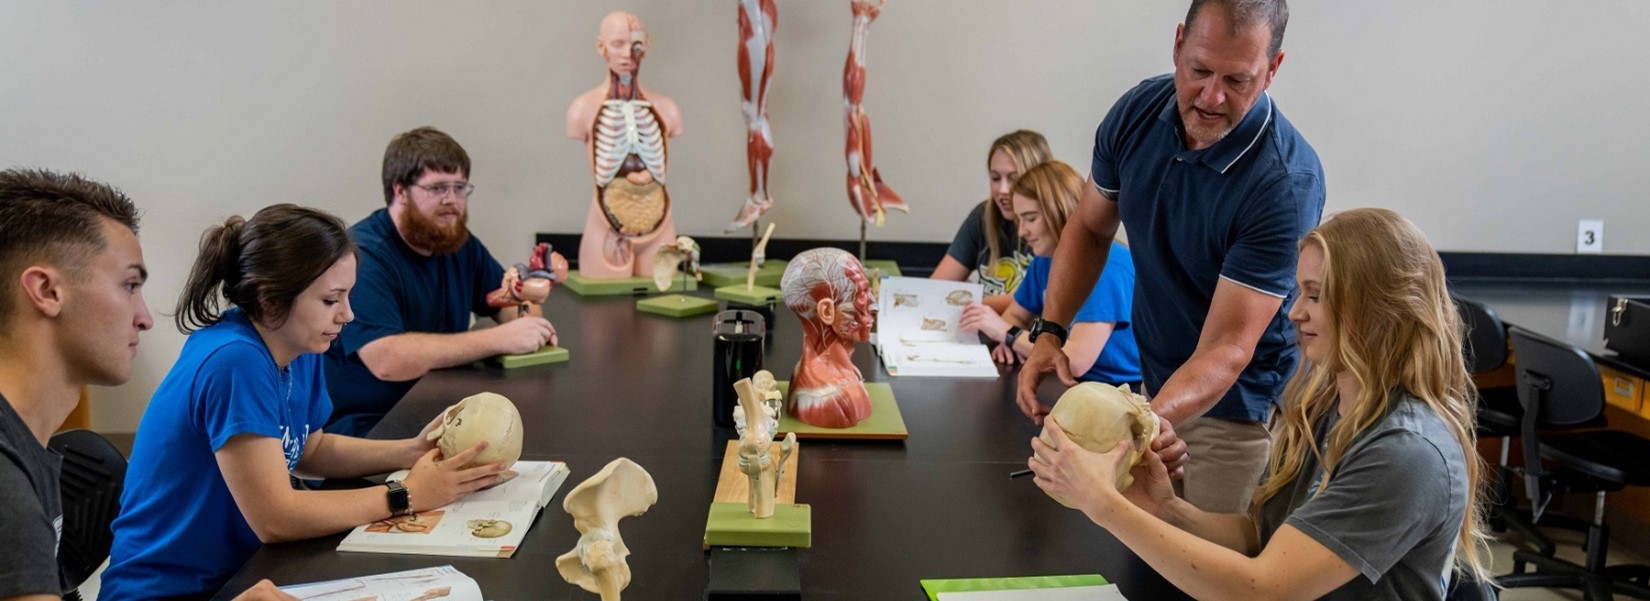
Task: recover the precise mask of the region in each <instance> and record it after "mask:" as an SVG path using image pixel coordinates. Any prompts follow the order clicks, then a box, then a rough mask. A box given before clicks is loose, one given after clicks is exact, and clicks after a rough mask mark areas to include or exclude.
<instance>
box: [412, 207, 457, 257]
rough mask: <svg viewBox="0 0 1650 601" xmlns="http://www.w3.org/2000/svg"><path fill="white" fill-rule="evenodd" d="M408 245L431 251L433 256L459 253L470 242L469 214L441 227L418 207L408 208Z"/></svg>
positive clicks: (433, 218)
mask: <svg viewBox="0 0 1650 601" xmlns="http://www.w3.org/2000/svg"><path fill="white" fill-rule="evenodd" d="M405 215H406V217H407V220H406V231H404V232H402V234H403V235H405V236H406V237H407V244H410V245H412V246H413V247H415V248H422V249H425V250H428V251H430V254H433V255H449V254H452V253H455V252H458V249H460V248H463V247H464V243H465V242H469V241H470V228H469V226H468V224H469V222H470V214H469V212H467V211H466V212H462V213H459V214H458V221H456V222H454V223H453V224H452V225H441V223H440V222H438V221H436V218H435V217H432V216H430V215H425V214H424V213H423V212H422V211H419V210H418V209H417V208H416V207H407V212H406V213H405Z"/></svg>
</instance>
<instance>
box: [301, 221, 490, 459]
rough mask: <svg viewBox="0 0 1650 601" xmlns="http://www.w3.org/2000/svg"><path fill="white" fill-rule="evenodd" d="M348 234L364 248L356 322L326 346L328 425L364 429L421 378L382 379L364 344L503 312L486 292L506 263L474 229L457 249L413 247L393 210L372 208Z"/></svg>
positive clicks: (440, 330)
mask: <svg viewBox="0 0 1650 601" xmlns="http://www.w3.org/2000/svg"><path fill="white" fill-rule="evenodd" d="M349 233H350V237H351V238H353V239H354V240H355V245H356V246H357V247H359V249H360V250H359V252H358V253H357V256H358V257H359V258H360V263H359V266H358V267H356V271H355V289H354V290H352V291H351V292H350V295H349V302H350V308H351V309H352V310H354V311H355V321H353V322H350V324H349V325H347V326H344V329H343V331H341V332H340V333H339V334H338V339H337V340H335V341H333V343H332V348H331V349H328V350H327V355H326V358H327V360H326V366H327V388H328V389H329V390H330V391H331V392H332V402H333V404H334V406H335V409H334V410H333V414H332V421H330V422H328V423H327V428H326V430H327V431H328V432H332V433H335V434H348V435H351V436H366V434H367V431H369V430H371V429H372V427H373V426H375V425H377V424H378V420H379V419H382V418H383V417H384V414H385V413H389V411H390V408H391V407H394V406H395V403H396V402H397V401H400V400H401V396H402V395H405V394H407V391H408V390H411V389H412V387H413V385H414V384H417V383H418V380H416V379H414V380H408V381H406V382H385V381H383V380H379V379H378V378H377V377H376V376H374V375H373V374H372V370H370V369H368V368H367V365H366V364H365V363H362V362H361V355H360V351H361V347H363V346H366V345H367V343H370V342H372V341H374V340H377V339H379V338H383V337H385V336H394V335H397V334H404V333H408V332H420V333H429V334H451V333H456V332H464V331H468V330H469V329H470V315H471V314H472V313H474V314H475V315H478V316H482V317H490V316H492V315H494V314H496V313H497V310H496V309H492V308H490V307H488V306H487V293H489V292H492V291H493V290H497V289H498V287H499V283H500V282H501V281H502V280H503V279H504V268H503V267H501V266H499V264H498V261H496V260H494V259H493V255H492V254H490V253H488V252H487V247H486V246H485V245H483V244H482V243H481V241H480V240H478V239H476V237H475V236H474V235H471V236H470V240H469V241H468V242H465V243H464V246H463V247H461V248H459V249H458V251H457V252H454V253H452V254H447V255H436V256H429V257H426V256H423V255H420V254H418V253H417V252H414V251H413V249H412V247H410V246H407V242H406V241H405V240H402V239H401V234H400V233H398V232H397V231H396V230H395V222H393V221H391V220H390V213H389V210H388V209H379V210H377V211H374V212H373V213H372V214H371V215H368V216H367V218H366V219H362V220H361V222H360V223H357V224H355V225H353V226H351V227H350V229H349Z"/></svg>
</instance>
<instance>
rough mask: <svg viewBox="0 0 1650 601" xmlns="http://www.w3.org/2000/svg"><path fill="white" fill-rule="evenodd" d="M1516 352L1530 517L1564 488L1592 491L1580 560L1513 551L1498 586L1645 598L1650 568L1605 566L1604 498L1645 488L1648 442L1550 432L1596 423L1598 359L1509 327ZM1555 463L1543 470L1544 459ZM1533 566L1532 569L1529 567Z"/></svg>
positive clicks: (1649, 473)
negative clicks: (1584, 556)
mask: <svg viewBox="0 0 1650 601" xmlns="http://www.w3.org/2000/svg"><path fill="white" fill-rule="evenodd" d="M1512 345H1513V351H1514V352H1515V353H1517V354H1518V362H1517V363H1518V399H1519V401H1521V402H1522V403H1523V405H1524V416H1523V419H1522V420H1521V423H1520V425H1519V430H1520V434H1522V436H1523V446H1524V468H1523V476H1524V492H1525V495H1526V496H1527V497H1529V499H1530V505H1531V507H1532V508H1533V515H1534V520H1535V521H1536V523H1540V519H1541V515H1542V513H1544V512H1545V510H1546V507H1547V503H1548V502H1549V501H1550V500H1552V498H1553V497H1554V496H1556V495H1557V494H1560V493H1565V492H1592V493H1595V495H1596V499H1597V500H1596V501H1595V503H1594V507H1593V519H1592V522H1591V523H1590V525H1589V527H1588V529H1587V543H1586V544H1585V546H1584V548H1585V549H1586V551H1587V559H1586V564H1585V565H1576V564H1572V563H1570V562H1567V561H1563V560H1560V559H1558V558H1555V557H1550V556H1547V555H1542V554H1539V553H1531V552H1528V551H1517V552H1515V553H1513V571H1512V573H1511V574H1508V575H1505V576H1501V577H1499V578H1497V579H1496V582H1497V584H1500V585H1501V586H1502V587H1503V588H1514V587H1527V586H1536V587H1559V588H1574V589H1580V590H1582V591H1583V593H1584V595H1585V598H1586V599H1588V600H1589V601H1597V600H1607V599H1611V598H1613V595H1612V593H1613V592H1615V593H1623V594H1626V595H1629V596H1632V597H1634V598H1638V599H1650V566H1626V565H1623V566H1610V567H1606V566H1605V565H1604V562H1605V556H1606V554H1607V553H1608V551H1609V548H1610V529H1609V527H1608V526H1606V525H1605V524H1604V499H1605V495H1606V494H1607V493H1609V492H1613V491H1617V490H1621V489H1622V488H1623V487H1626V486H1650V465H1647V464H1646V463H1645V461H1644V458H1646V457H1650V440H1645V439H1643V438H1640V437H1638V436H1635V435H1633V434H1629V433H1627V432H1621V431H1617V430H1591V431H1585V432H1568V433H1553V432H1550V431H1547V430H1546V429H1544V428H1545V427H1548V426H1553V427H1571V426H1576V425H1578V424H1585V423H1588V422H1591V421H1595V420H1597V419H1599V418H1600V416H1602V415H1603V413H1604V382H1603V378H1601V377H1600V376H1599V372H1598V365H1597V364H1595V363H1593V359H1592V358H1591V357H1588V356H1587V353H1586V352H1584V351H1582V350H1581V349H1578V348H1575V347H1573V346H1570V345H1568V344H1565V343H1562V342H1558V341H1555V340H1550V339H1547V338H1542V337H1539V336H1536V335H1535V334H1532V333H1529V332H1526V331H1523V330H1520V329H1516V328H1515V329H1513V330H1512ZM1543 459H1544V460H1547V461H1550V462H1552V463H1553V467H1552V468H1551V469H1548V468H1547V467H1546V466H1545V465H1543V461H1542V460H1543ZM1531 565H1533V566H1535V567H1536V571H1535V572H1529V571H1528V567H1529V566H1531Z"/></svg>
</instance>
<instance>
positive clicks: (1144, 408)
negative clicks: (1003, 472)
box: [1038, 382, 1158, 507]
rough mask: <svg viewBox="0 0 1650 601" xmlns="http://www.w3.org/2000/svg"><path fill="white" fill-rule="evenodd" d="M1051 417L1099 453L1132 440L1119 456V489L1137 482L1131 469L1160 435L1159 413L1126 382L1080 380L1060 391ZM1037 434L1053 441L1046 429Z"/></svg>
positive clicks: (1074, 438) (1081, 443) (1073, 438)
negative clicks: (1131, 444)
mask: <svg viewBox="0 0 1650 601" xmlns="http://www.w3.org/2000/svg"><path fill="white" fill-rule="evenodd" d="M1048 419H1050V420H1054V423H1057V424H1060V429H1061V430H1064V431H1065V432H1066V437H1067V438H1070V439H1071V441H1072V442H1074V443H1077V446H1080V447H1083V448H1084V449H1088V450H1090V451H1094V452H1096V453H1107V452H1110V451H1111V450H1112V448H1113V447H1116V446H1117V443H1119V442H1123V441H1124V440H1130V441H1133V443H1134V448H1133V449H1132V450H1130V451H1129V452H1128V453H1126V454H1124V455H1123V456H1122V457H1120V458H1118V465H1117V482H1115V484H1116V485H1117V490H1123V489H1124V488H1128V486H1129V484H1130V483H1132V482H1134V476H1131V475H1129V469H1130V468H1133V467H1134V464H1136V463H1138V462H1139V461H1140V458H1141V457H1142V456H1143V455H1145V451H1146V447H1147V445H1150V444H1151V442H1152V439H1153V438H1157V428H1158V423H1157V420H1158V417H1157V414H1156V413H1152V407H1151V405H1149V404H1147V403H1146V397H1143V396H1140V395H1138V394H1135V393H1134V392H1132V391H1130V390H1129V387H1128V386H1126V385H1125V386H1115V387H1113V386H1107V385H1105V384H1100V383H1098V382H1084V383H1082V384H1078V385H1076V386H1074V387H1072V388H1071V390H1067V391H1066V393H1065V394H1062V395H1060V400H1059V401H1056V402H1055V403H1054V409H1051V410H1049V413H1048ZM1038 436H1039V437H1040V438H1042V439H1043V442H1044V443H1045V444H1054V443H1053V441H1051V440H1050V439H1049V437H1048V432H1047V431H1044V432H1042V433H1040V434H1038ZM1051 496H1052V495H1051ZM1054 500H1056V501H1059V502H1060V504H1061V505H1065V506H1066V507H1071V504H1070V503H1067V502H1066V501H1065V500H1064V499H1061V498H1059V497H1054Z"/></svg>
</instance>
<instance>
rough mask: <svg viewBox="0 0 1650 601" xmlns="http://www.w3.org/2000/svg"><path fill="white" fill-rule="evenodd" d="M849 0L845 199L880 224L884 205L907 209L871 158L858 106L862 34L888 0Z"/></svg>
mask: <svg viewBox="0 0 1650 601" xmlns="http://www.w3.org/2000/svg"><path fill="white" fill-rule="evenodd" d="M851 1H852V4H853V9H854V37H853V41H852V42H850V43H849V45H848V63H847V64H846V65H844V66H843V67H842V108H843V110H844V111H846V112H847V118H848V150H847V154H848V203H849V204H851V205H853V207H854V211H855V212H857V213H859V216H860V218H861V219H863V220H865V221H875V222H876V224H877V226H878V227H881V226H882V215H883V212H884V210H885V209H893V210H895V211H899V212H901V213H908V212H910V209H909V207H907V206H906V205H905V201H904V200H901V199H900V197H899V195H898V194H895V193H894V191H893V190H892V189H890V188H889V187H888V185H887V184H884V183H882V175H881V174H879V173H877V168H876V166H875V165H874V164H873V163H872V162H871V118H870V117H868V116H866V115H865V109H864V108H862V107H860V103H861V102H863V101H864V100H865V36H866V34H868V33H870V31H871V22H872V21H875V20H876V18H877V15H878V14H881V13H882V6H883V5H884V4H887V0H877V1H876V2H875V3H872V2H871V0H851Z"/></svg>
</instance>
